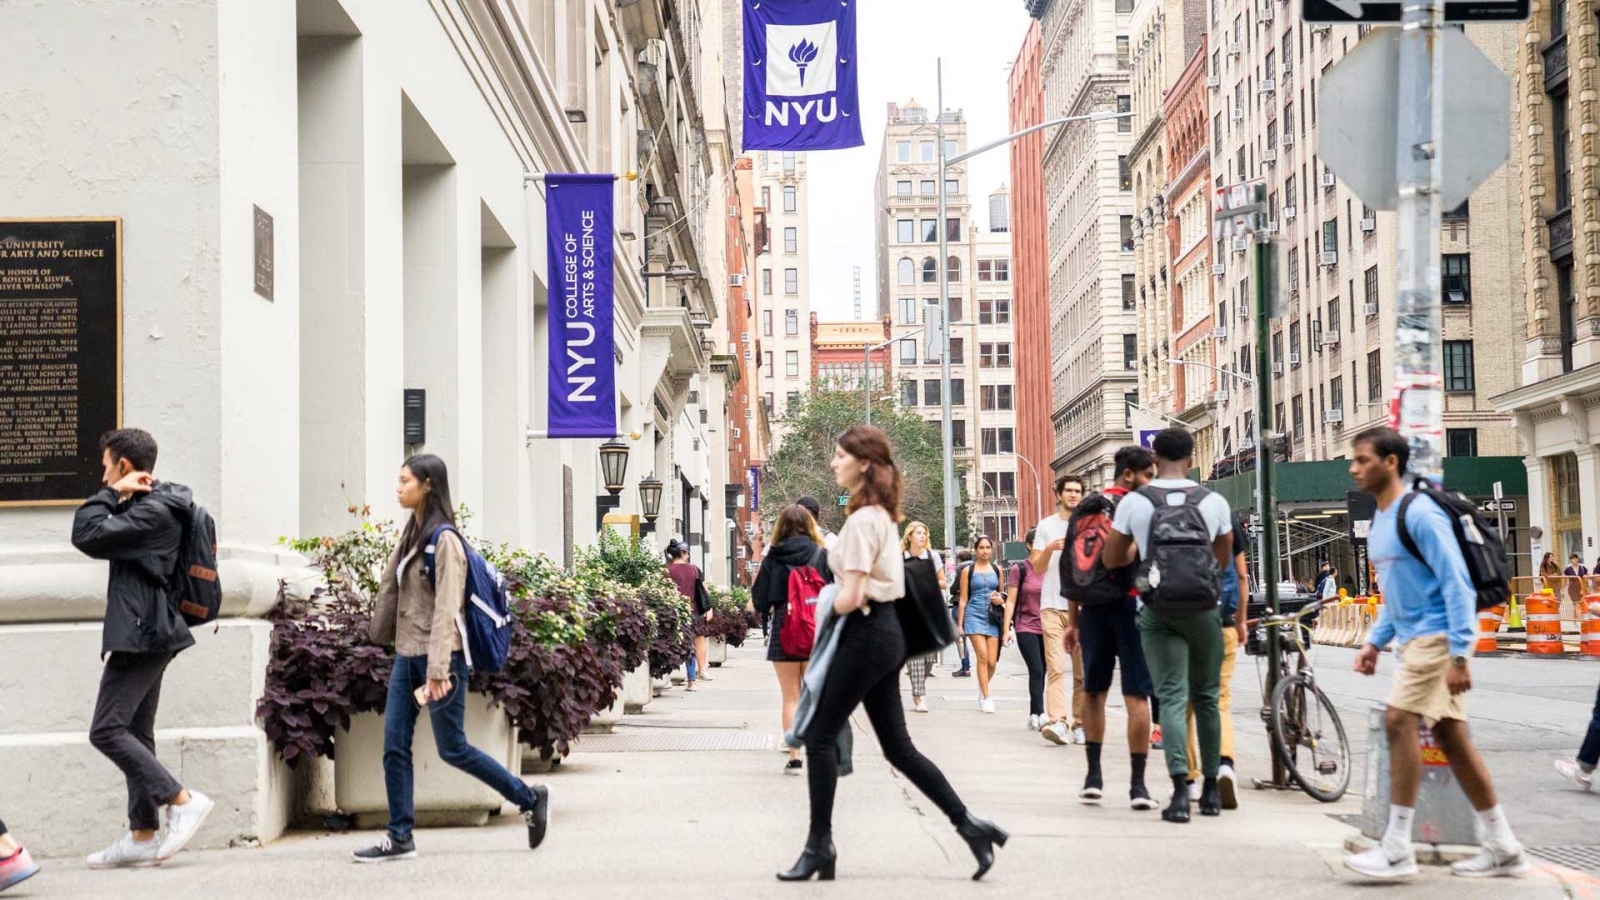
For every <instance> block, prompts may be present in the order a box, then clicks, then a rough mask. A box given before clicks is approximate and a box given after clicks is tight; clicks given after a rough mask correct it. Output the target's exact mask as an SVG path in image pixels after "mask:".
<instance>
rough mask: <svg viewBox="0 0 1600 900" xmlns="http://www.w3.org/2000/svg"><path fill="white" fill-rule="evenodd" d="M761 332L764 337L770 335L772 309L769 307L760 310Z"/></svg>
mask: <svg viewBox="0 0 1600 900" xmlns="http://www.w3.org/2000/svg"><path fill="white" fill-rule="evenodd" d="M761 334H762V335H763V336H764V337H772V310H770V309H763V310H762V311H761Z"/></svg>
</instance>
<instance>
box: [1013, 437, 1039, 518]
mask: <svg viewBox="0 0 1600 900" xmlns="http://www.w3.org/2000/svg"><path fill="white" fill-rule="evenodd" d="M1011 455H1012V456H1014V457H1016V458H1017V459H1019V460H1021V461H1022V462H1023V464H1024V465H1026V466H1027V467H1028V471H1030V472H1032V473H1033V502H1034V503H1035V504H1036V505H1037V506H1038V507H1039V515H1040V516H1041V517H1042V516H1043V515H1044V482H1042V481H1040V480H1039V470H1038V469H1036V468H1034V467H1033V463H1032V462H1030V461H1029V460H1028V458H1027V457H1026V456H1023V455H1022V454H1021V453H1013V454H1011ZM1017 527H1018V528H1019V529H1020V528H1021V527H1022V523H1021V522H1018V523H1017Z"/></svg>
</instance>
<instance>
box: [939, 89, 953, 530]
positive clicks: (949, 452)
mask: <svg viewBox="0 0 1600 900" xmlns="http://www.w3.org/2000/svg"><path fill="white" fill-rule="evenodd" d="M938 80H939V90H938V97H937V100H938V108H937V110H936V111H937V113H938V116H939V221H938V223H937V227H938V231H939V258H938V259H937V260H936V261H935V268H937V269H938V270H939V332H940V333H939V341H940V343H941V344H942V345H943V346H942V348H941V349H942V352H941V353H940V354H939V403H940V405H941V406H942V407H943V413H944V416H943V422H942V423H941V426H940V430H941V432H942V440H943V443H944V542H945V546H947V547H949V548H950V549H951V550H954V549H955V546H956V496H957V489H956V462H955V446H954V444H955V437H954V426H953V425H952V424H951V422H950V266H949V257H950V229H949V224H950V222H949V219H948V218H947V217H948V216H949V214H950V206H949V202H950V198H949V196H948V194H949V192H948V191H946V190H945V178H946V177H947V176H946V167H948V166H949V165H950V161H949V159H948V158H947V155H946V154H945V146H944V58H943V57H941V58H940V59H939V61H938Z"/></svg>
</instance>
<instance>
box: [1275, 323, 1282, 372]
mask: <svg viewBox="0 0 1600 900" xmlns="http://www.w3.org/2000/svg"><path fill="white" fill-rule="evenodd" d="M1272 362H1273V364H1274V365H1275V366H1276V367H1277V368H1278V369H1279V371H1276V372H1273V373H1272V374H1273V375H1282V374H1283V372H1282V368H1283V332H1281V331H1279V332H1276V333H1275V334H1273V335H1272Z"/></svg>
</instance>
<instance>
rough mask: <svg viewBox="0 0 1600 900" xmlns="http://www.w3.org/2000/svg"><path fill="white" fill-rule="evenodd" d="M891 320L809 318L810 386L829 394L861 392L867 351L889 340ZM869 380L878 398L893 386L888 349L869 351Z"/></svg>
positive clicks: (814, 314) (884, 318) (887, 318)
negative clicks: (870, 378) (835, 391)
mask: <svg viewBox="0 0 1600 900" xmlns="http://www.w3.org/2000/svg"><path fill="white" fill-rule="evenodd" d="M891 324H892V322H891V319H890V317H888V316H884V317H883V320H882V321H879V322H873V321H870V320H868V321H852V322H822V321H819V320H818V319H817V314H816V313H812V314H811V383H812V384H815V385H820V386H823V387H824V388H826V389H828V390H841V391H846V390H856V391H859V390H861V372H862V366H863V364H864V362H865V359H864V358H863V356H862V354H863V352H864V351H865V350H866V349H867V347H869V346H871V345H873V344H881V343H883V342H884V341H887V340H889V338H890V337H891V336H892V334H893V329H892V327H891ZM871 363H872V376H873V380H874V381H875V382H876V383H877V384H878V389H877V390H878V394H877V395H875V397H874V399H876V396H881V395H882V394H885V393H888V391H889V387H890V385H892V384H893V383H894V380H893V379H894V373H893V371H892V369H891V366H890V356H889V348H888V347H887V346H885V347H879V348H877V349H876V350H873V351H872V356H871Z"/></svg>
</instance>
